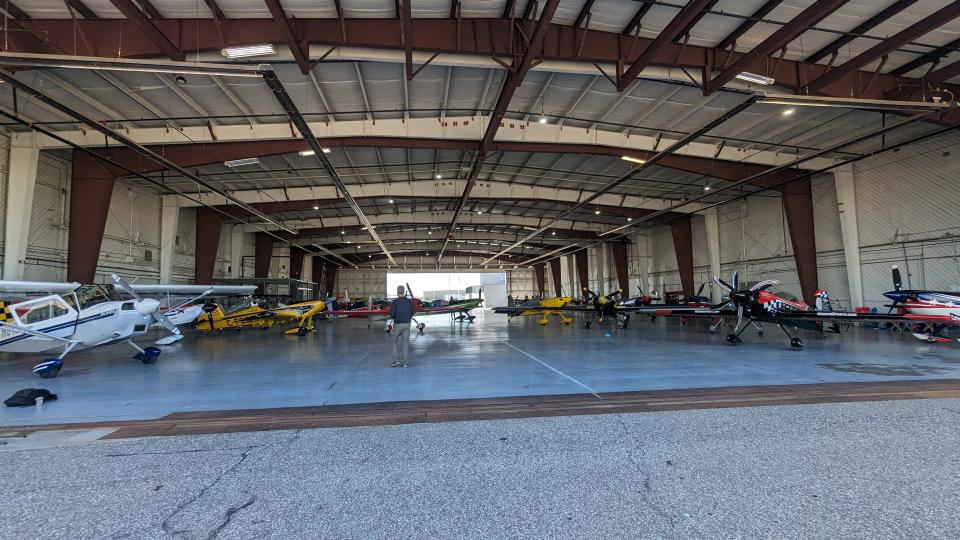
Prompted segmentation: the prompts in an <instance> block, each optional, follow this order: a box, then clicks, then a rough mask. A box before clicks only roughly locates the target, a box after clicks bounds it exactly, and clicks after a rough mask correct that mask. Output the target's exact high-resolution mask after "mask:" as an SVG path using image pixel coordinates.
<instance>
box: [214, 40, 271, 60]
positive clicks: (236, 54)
mask: <svg viewBox="0 0 960 540" xmlns="http://www.w3.org/2000/svg"><path fill="white" fill-rule="evenodd" d="M276 53H277V50H276V49H275V48H274V47H273V44H272V43H265V44H263V45H244V46H242V47H226V48H223V49H220V54H221V55H223V56H224V57H225V58H249V57H251V56H266V55H268V54H276Z"/></svg>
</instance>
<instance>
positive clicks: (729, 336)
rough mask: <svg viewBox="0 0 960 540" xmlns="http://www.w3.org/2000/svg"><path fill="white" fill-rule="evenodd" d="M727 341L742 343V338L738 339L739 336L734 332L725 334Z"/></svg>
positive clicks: (733, 343)
mask: <svg viewBox="0 0 960 540" xmlns="http://www.w3.org/2000/svg"><path fill="white" fill-rule="evenodd" d="M727 343H729V344H731V345H736V344H738V343H743V340H742V339H740V336H738V335H736V334H727Z"/></svg>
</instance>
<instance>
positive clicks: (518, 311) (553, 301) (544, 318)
mask: <svg viewBox="0 0 960 540" xmlns="http://www.w3.org/2000/svg"><path fill="white" fill-rule="evenodd" d="M572 301H573V298H572V297H570V296H556V297H554V298H545V299H543V300H538V299H536V298H535V299H533V300H527V301H526V302H522V303H521V304H520V305H517V306H502V307H497V308H493V312H494V313H506V314H507V316H509V318H510V319H512V318H514V317H537V316H538V317H540V319H539V320H538V321H537V323H539V324H540V325H546V324H547V323H548V322H550V319H549V318H548V316H550V315H553V316H555V317H557V318H559V319H560V322H561V323H563V324H570V323H571V322H573V319H572V318H571V317H568V316H566V315H564V314H563V313H562V312H560V311H554V309H555V308H562V307H566V306H567V304H569V303H570V302H572ZM543 308H546V309H543ZM508 320H509V319H508Z"/></svg>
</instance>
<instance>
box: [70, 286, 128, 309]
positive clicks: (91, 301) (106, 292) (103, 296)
mask: <svg viewBox="0 0 960 540" xmlns="http://www.w3.org/2000/svg"><path fill="white" fill-rule="evenodd" d="M64 299H66V300H67V301H68V302H70V303H72V302H73V296H72V295H67V296H64ZM77 299H79V300H80V305H79V306H78V308H79V309H84V308H88V307H90V306H95V305H97V304H101V303H103V302H116V301H120V300H122V298H120V294H119V293H118V292H117V290H116V289H114V288H113V285H84V286H82V287H80V288H79V289H77Z"/></svg>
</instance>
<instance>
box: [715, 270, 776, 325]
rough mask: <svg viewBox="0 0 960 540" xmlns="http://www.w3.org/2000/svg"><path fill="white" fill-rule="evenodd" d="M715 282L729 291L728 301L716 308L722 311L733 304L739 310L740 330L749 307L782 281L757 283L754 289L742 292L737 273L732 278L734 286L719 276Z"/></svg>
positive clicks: (774, 280) (770, 280)
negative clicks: (761, 294)
mask: <svg viewBox="0 0 960 540" xmlns="http://www.w3.org/2000/svg"><path fill="white" fill-rule="evenodd" d="M713 281H714V282H716V284H717V285H718V286H719V287H720V288H721V289H723V290H725V291H727V299H726V300H725V301H723V302H722V303H720V305H718V306H715V308H716V309H720V308H722V307H724V306H726V305H727V304H733V305H734V306H735V307H736V308H737V326H736V328H740V325H741V324H742V323H743V315H744V312H745V310H746V309H747V307H748V306H751V305H754V304H756V303H757V301H758V299H759V297H760V293H761V292H763V291H765V290H767V289H769V288H770V287H773V286H774V285H779V284H780V281H778V280H776V279H766V280H763V281H760V282H758V283H756V284H755V285H754V286H753V287H750V288H749V289H745V290H740V289H739V288H738V286H739V285H740V280H739V278H738V275H737V272H736V271H734V272H733V275H732V276H731V281H732V282H733V283H732V284H730V283H727V282H726V281H724V280H723V278H721V277H719V276H714V277H713Z"/></svg>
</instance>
